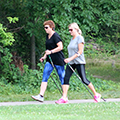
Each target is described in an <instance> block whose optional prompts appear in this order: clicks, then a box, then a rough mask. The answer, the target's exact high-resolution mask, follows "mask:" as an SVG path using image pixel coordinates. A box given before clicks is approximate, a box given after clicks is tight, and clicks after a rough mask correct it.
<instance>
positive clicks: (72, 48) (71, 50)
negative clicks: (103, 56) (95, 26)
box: [67, 35, 86, 64]
mask: <svg viewBox="0 0 120 120" xmlns="http://www.w3.org/2000/svg"><path fill="white" fill-rule="evenodd" d="M79 43H84V44H85V41H84V38H83V36H81V35H79V36H77V37H76V38H75V39H72V38H71V41H70V43H69V45H68V47H67V49H68V54H69V57H72V56H73V55H75V54H76V52H78V44H79ZM70 64H86V61H85V57H84V47H83V52H82V54H81V55H80V56H79V57H77V58H75V59H74V60H72V61H70Z"/></svg>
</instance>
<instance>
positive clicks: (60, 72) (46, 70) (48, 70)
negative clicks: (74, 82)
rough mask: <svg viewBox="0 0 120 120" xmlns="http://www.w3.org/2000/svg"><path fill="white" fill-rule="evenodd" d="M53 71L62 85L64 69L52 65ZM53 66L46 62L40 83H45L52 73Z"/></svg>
mask: <svg viewBox="0 0 120 120" xmlns="http://www.w3.org/2000/svg"><path fill="white" fill-rule="evenodd" d="M54 66H55V69H56V70H57V73H58V76H59V79H60V81H61V84H62V85H63V83H64V76H65V69H64V65H63V66H60V65H54ZM53 69H54V68H53V66H52V65H51V64H50V63H49V62H46V64H45V67H44V71H43V79H42V82H47V81H48V78H49V76H50V74H51V72H52V71H53Z"/></svg>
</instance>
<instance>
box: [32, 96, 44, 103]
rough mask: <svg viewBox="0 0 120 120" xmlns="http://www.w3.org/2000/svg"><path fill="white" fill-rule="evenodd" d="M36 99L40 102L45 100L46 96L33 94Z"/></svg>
mask: <svg viewBox="0 0 120 120" xmlns="http://www.w3.org/2000/svg"><path fill="white" fill-rule="evenodd" d="M31 97H32V98H33V99H34V100H37V101H39V102H43V101H44V97H41V96H40V94H39V95H36V96H31Z"/></svg>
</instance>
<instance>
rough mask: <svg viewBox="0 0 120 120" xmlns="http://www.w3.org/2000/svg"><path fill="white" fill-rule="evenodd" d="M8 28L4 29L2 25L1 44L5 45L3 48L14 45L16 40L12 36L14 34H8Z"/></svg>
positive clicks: (0, 31) (0, 28) (0, 29)
mask: <svg viewBox="0 0 120 120" xmlns="http://www.w3.org/2000/svg"><path fill="white" fill-rule="evenodd" d="M6 30H7V29H6V28H4V27H3V25H2V24H1V23H0V37H1V40H0V43H2V44H3V46H8V45H12V44H13V42H14V41H15V40H14V37H13V35H12V33H10V32H6Z"/></svg>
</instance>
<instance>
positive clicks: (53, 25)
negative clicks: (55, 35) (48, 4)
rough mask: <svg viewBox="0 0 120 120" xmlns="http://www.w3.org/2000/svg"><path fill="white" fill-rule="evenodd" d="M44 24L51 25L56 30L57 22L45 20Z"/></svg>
mask: <svg viewBox="0 0 120 120" xmlns="http://www.w3.org/2000/svg"><path fill="white" fill-rule="evenodd" d="M43 25H44V26H45V25H49V26H50V28H52V29H53V30H55V23H54V22H53V21H52V20H48V21H45V22H44V23H43Z"/></svg>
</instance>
